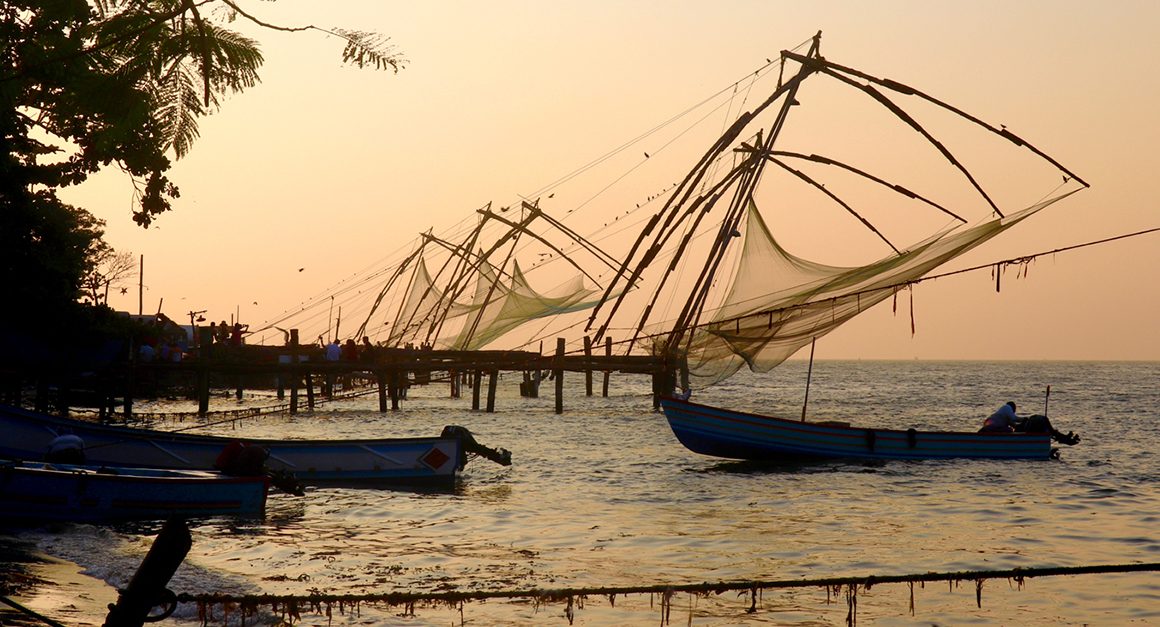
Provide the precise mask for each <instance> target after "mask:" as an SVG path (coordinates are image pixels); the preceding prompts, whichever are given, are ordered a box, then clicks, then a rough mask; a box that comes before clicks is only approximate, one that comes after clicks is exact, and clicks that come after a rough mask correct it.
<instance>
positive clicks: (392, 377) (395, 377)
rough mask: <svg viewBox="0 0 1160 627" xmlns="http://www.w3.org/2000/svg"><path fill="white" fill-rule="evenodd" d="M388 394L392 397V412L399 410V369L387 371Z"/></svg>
mask: <svg viewBox="0 0 1160 627" xmlns="http://www.w3.org/2000/svg"><path fill="white" fill-rule="evenodd" d="M387 394H388V395H390V397H391V411H398V410H399V369H398V368H391V369H390V370H389V371H387Z"/></svg>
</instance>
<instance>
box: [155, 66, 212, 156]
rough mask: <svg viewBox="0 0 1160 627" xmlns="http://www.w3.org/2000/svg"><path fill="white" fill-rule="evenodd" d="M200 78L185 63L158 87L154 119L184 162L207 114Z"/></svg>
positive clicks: (167, 143)
mask: <svg viewBox="0 0 1160 627" xmlns="http://www.w3.org/2000/svg"><path fill="white" fill-rule="evenodd" d="M199 83H200V80H199V77H198V76H196V75H195V72H193V71H191V70H190V68H189V67H188V66H187V65H185V64H176V65H174V67H173V68H171V70H170V71H169V72H168V73H167V74H166V75H165V76H164V77H163V78H162V80H161V81H160V82H158V84H157V88H156V90H155V91H154V99H155V102H156V104H157V106H156V108H155V109H154V119H155V120H156V121H157V126H158V128H159V132H160V133H161V134H162V137H163V138H164V141H165V144H166V146H167V147H172V148H173V152H174V153H175V154H176V155H177V158H178V159H181V158H182V157H184V156H185V155H186V154H188V153H189V150H190V149H191V148H192V147H193V142H194V140H196V139H197V137H198V127H197V119H198V118H199V117H200V116H201V115H202V114H203V113H204V112H205V109H204V108H203V106H202V98H201V93H200V91H199V89H198V85H199Z"/></svg>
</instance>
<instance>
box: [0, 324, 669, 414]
mask: <svg viewBox="0 0 1160 627" xmlns="http://www.w3.org/2000/svg"><path fill="white" fill-rule="evenodd" d="M603 348H604V351H602V352H604V353H605V354H603V355H598V354H594V353H593V351H592V348H591V346H590V344H589V343H588V342H585V350H584V352H583V353H580V354H568V353H566V352H565V350H564V340H563V339H562V338H560V339H558V340H557V346H556V352H555V353H554V354H550V355H545V354H541V353H538V352H531V351H505V350H479V351H454V350H430V349H422V350H416V349H398V348H382V347H373V348H372V349H371V350H370V351H369V353H364V354H363V355H362V356H361V357H360V359H359V360H357V361H326V360H325V358H324V354H323V351H322V350H321V349H320V348H319V347H317V346H298V345H297V344H296V342H294V341H293V338H292V339H291V343H290V344H288V345H286V346H282V347H271V346H243V347H240V348H234V347H229V346H221V345H216V346H213V347H212V348H211V350H209V351H206V352H205V354H204V355H199V356H195V357H193V358H189V359H185V360H183V361H180V362H156V361H155V362H148V363H141V362H126V363H120V364H115V365H111V366H108V367H105V368H103V369H101V370H100V371H99V372H89V373H86V375H85V376H79V375H75V374H71V373H62V372H53V371H52V370H51V369H41V370H39V371H34V372H29V371H26V370H24V371H21V372H19V373H15V372H12V371H9V372H0V402H4V403H8V404H11V405H20V404H22V401H24V400H27V398H22V396H23V397H27V396H31V397H32V398H31V400H32V404H33V406H34V407H35V408H36V409H37V410H40V411H52V410H55V411H56V412H58V413H62V414H65V413H68V410H69V408H80V407H84V408H90V409H95V410H97V412H98V414H99V415H100V417H101V418H102V419H111V418H113V417H114V416H115V415H116V414H122V415H123V416H124V417H125V418H126V419H128V418H130V417H131V416H132V415H133V404H134V400H136V399H141V398H153V397H156V396H157V395H158V394H160V393H173V392H174V391H175V390H183V391H185V393H187V394H189V395H190V396H191V397H193V398H196V399H197V401H198V412H197V413H198V414H199V415H207V414H208V413H209V399H210V389H211V388H216V389H221V388H227V389H233V390H235V394H236V396H237V398H242V395H243V391H244V389H247V388H248V389H277V391H278V398H279V399H280V400H285V407H280V410H281V411H286V412H288V413H291V414H294V413H297V412H298V411H300V410H302V409H305V410H313V409H314V407H315V404H316V403H318V402H320V401H321V400H322V399H330V398H332V397H334V395H335V391H336V389H337V386H336V383H337V382H340V381H345V382H349V381H360V382H362V384H363V385H364V386H369V390H370V392H369V393H374V389H375V388H376V387H377V392H378V399H379V411H383V412H385V411H387V410H388V408H389V409H393V410H394V409H398V408H399V404H400V400H402V399H403V398H405V396H406V389H407V388H409V387H411V386H414V385H426V384H431V383H435V382H447V383H448V384H449V393H450V396H451V397H453V398H459V397H460V396H461V394H462V390H463V386H464V384H467V386H468V387H469V388H470V390H471V394H472V409H474V410H479V409H480V408H481V401H483V399H481V395H482V394H483V390H484V389H486V401H484V403H485V404H482V407H483V408H484V409H485V411H488V412H492V411H495V401H496V386H497V380H498V378H499V373H500V372H516V373H520V374H522V376H523V381H522V382H521V384H520V391H521V394H522V395H523V396H530V397H536V396H539V392H540V386H541V382H542V381H545V380H547V381H549V382H550V383H553V384H554V394H555V401H556V402H555V410H556V413H563V411H564V373H566V372H572V373H581V374H583V376H584V379H585V394H586V395H587V396H592V395H594V384H595V381H594V378H595V376H596V375H598V374H599V375H601V377H602V382H601V389H600V394H601V395H602V396H608V390H609V384H610V378H611V374H612V373H613V372H619V373H629V374H645V375H650V376H651V377H652V380H653V397H654V407H658V406H659V402H658V399H659V397H660V395H662V394H664V393H665V392H667V391H668V390H670V389H672V382H673V381H674V378H673V374H672V373H673V372H675V371H676V368H675V367H673V366H672V365H670V364H668V363H666V362H665V361H664V360H662V359H658V358H656V357H651V356H634V355H613V354H612V346H611V342H608V343H606V344H605V346H604V347H603ZM484 377H486V379H487V382H486V384H485V383H484V382H483V379H484ZM344 389H349V386H344ZM30 392H31V393H30ZM287 395H288V397H289V398H288V399H286V396H287Z"/></svg>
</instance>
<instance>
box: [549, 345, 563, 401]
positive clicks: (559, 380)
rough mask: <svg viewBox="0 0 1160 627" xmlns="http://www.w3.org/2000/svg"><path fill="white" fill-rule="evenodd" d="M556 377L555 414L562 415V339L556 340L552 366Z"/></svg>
mask: <svg viewBox="0 0 1160 627" xmlns="http://www.w3.org/2000/svg"><path fill="white" fill-rule="evenodd" d="M552 375H553V376H554V377H556V413H557V414H562V413H564V338H562V337H558V338H556V363H554V364H552Z"/></svg>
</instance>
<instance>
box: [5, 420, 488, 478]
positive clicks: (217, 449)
mask: <svg viewBox="0 0 1160 627" xmlns="http://www.w3.org/2000/svg"><path fill="white" fill-rule="evenodd" d="M62 433H72V434H75V435H77V436H80V438H81V439H83V440H84V445H85V462H86V463H88V464H96V465H102V464H103V465H119V466H136V467H148V468H174V469H189V470H210V469H213V468H214V465H215V462H216V461H217V458H218V456H219V455H220V454H221V453H222V451H223V450H224V449H225V447H226V446H227V445H229V444H230V443H231V442H237V441H239V439H237V438H225V437H217V436H206V435H194V434H190V433H171V432H164V431H152V430H148V429H134V428H128V427H118V426H109V425H100V424H97V423H92V422H86V421H83V420H73V419H69V418H61V417H57V416H51V415H47V414H42V413H39V412H32V411H28V410H24V409H20V408H16V407H11V406H5V405H0V457H3V458H14V459H28V460H40V459H43V456H44V454H45V452H46V451H47V450H48V446H49V442H51V441H52V440H53V438H55V437H57V436H58V435H60V434H62ZM241 441H242V442H244V443H245V444H247V445H257V446H261V447H264V448H266V449H267V450H268V451H269V453H270V456H269V458H268V459H267V460H266V466H267V467H268V468H269V469H270V470H274V471H286V472H290V473H293V474H294V476H295V477H297V478H298V479H299V480H300V481H302V482H303V483H306V484H309V485H327V484H336V485H347V484H358V485H382V486H392V485H437V486H439V485H453V484H454V482H455V477H456V475H457V473H458V471H459V470H460V469H462V467H463V461H464V459H465V455H464V453H463V444H462V441H461V440H460V439H459V438H457V437H442V436H440V437H420V438H386V439H359V440H274V439H253V438H246V439H241Z"/></svg>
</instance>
